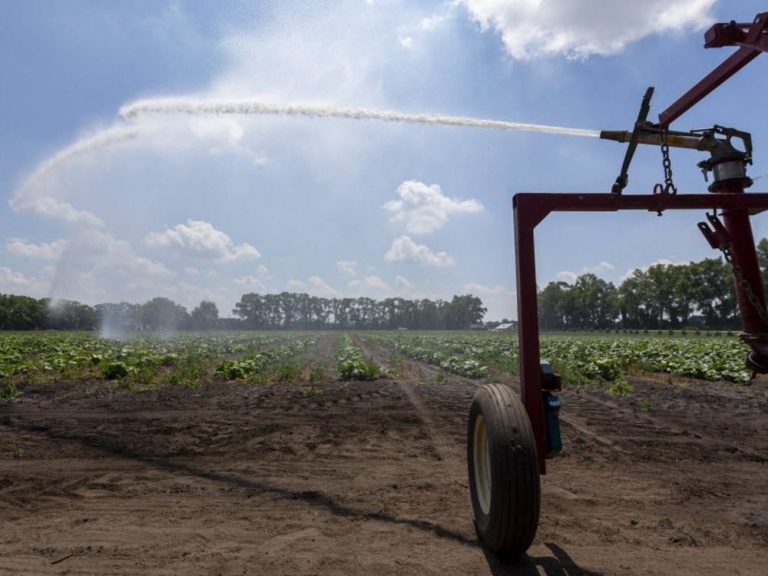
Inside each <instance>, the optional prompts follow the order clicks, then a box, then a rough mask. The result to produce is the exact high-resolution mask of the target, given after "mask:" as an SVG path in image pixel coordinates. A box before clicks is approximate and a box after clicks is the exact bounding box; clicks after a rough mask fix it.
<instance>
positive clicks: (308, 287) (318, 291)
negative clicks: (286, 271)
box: [286, 276, 339, 298]
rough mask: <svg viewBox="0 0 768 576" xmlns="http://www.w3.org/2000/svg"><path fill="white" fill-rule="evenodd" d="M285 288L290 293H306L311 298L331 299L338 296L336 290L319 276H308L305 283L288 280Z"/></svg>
mask: <svg viewBox="0 0 768 576" xmlns="http://www.w3.org/2000/svg"><path fill="white" fill-rule="evenodd" d="M286 287H287V288H288V290H290V291H292V292H307V293H309V294H311V295H312V296H321V297H327V298H332V297H335V296H338V295H339V292H338V290H336V289H335V288H334V287H333V286H331V285H330V284H328V283H327V282H326V281H325V280H323V279H322V278H321V277H320V276H310V277H309V278H307V280H306V281H304V280H289V281H288V283H287V284H286Z"/></svg>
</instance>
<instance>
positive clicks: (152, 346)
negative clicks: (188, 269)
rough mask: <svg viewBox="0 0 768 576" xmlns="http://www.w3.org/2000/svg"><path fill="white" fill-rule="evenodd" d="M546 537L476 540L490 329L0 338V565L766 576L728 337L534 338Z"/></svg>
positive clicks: (753, 474)
mask: <svg viewBox="0 0 768 576" xmlns="http://www.w3.org/2000/svg"><path fill="white" fill-rule="evenodd" d="M541 348H542V357H543V358H545V359H547V360H549V361H550V362H551V363H552V364H553V366H554V367H555V369H556V370H557V371H558V373H560V374H562V375H563V378H564V384H565V386H564V390H563V392H562V394H561V398H562V400H563V409H562V412H561V419H562V422H561V424H562V428H563V442H564V452H563V454H562V455H561V456H559V457H558V458H556V459H554V460H552V461H550V462H549V466H548V473H547V474H546V475H545V476H543V477H542V489H543V499H542V516H541V523H540V525H539V530H538V534H537V538H536V540H535V543H534V546H533V547H532V548H531V550H530V551H529V556H528V557H527V558H525V559H524V560H523V562H522V563H520V564H516V565H508V564H505V563H503V562H502V561H500V560H498V559H495V558H493V557H492V556H489V555H487V554H484V553H483V549H482V547H481V546H480V545H479V544H478V543H477V540H476V537H475V534H474V530H473V525H472V512H471V506H470V504H469V498H468V487H467V472H466V463H465V451H466V446H465V443H466V439H465V434H466V419H467V411H468V408H469V404H470V401H471V398H472V395H473V393H474V391H475V389H476V388H477V387H478V386H480V385H482V384H483V383H487V382H502V383H506V384H509V385H510V386H512V387H513V388H515V389H517V386H518V383H517V341H516V338H515V336H514V335H513V334H503V333H486V332H478V333H474V332H410V331H398V332H357V333H354V332H218V333H179V334H176V335H162V334H139V335H136V336H132V337H129V338H126V339H123V340H107V339H100V338H98V337H96V336H95V335H94V334H92V333H85V332H17V333H13V332H9V333H0V514H2V516H3V518H4V520H3V525H2V527H1V528H0V573H8V574H40V573H54V574H56V573H61V574H65V573H69V574H113V573H116V574H133V573H136V574H139V573H141V574H146V573H152V574H178V573H187V574H286V573H292V574H433V573H434V574H438V573H439V574H525V575H533V574H545V575H550V576H552V575H556V574H557V575H561V574H563V575H565V574H567V575H569V576H570V575H574V574H586V575H597V574H627V575H630V574H632V575H634V574H691V575H692V574H762V573H764V572H763V570H764V567H765V566H766V565H768V513H767V512H766V510H768V436H766V430H768V385H767V383H768V380H766V379H765V378H764V377H758V378H756V379H754V380H750V377H751V374H749V373H747V372H746V371H745V370H744V368H743V361H744V357H745V354H746V348H745V346H744V345H743V344H742V343H741V342H740V341H739V340H738V338H736V337H734V336H729V335H725V334H719V335H706V334H705V333H702V334H692V333H689V334H688V335H685V336H683V335H680V334H677V335H669V334H667V333H659V334H654V333H650V334H643V333H640V334H618V333H594V334H576V335H570V334H558V335H544V336H542V340H541Z"/></svg>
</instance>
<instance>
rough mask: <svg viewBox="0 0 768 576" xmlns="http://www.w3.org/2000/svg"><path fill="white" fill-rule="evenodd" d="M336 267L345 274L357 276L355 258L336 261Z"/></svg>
mask: <svg viewBox="0 0 768 576" xmlns="http://www.w3.org/2000/svg"><path fill="white" fill-rule="evenodd" d="M336 268H338V269H339V272H341V273H342V274H344V275H345V276H350V277H352V278H354V277H356V276H357V270H356V268H357V262H355V261H354V260H339V261H338V262H336Z"/></svg>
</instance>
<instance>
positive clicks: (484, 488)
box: [472, 415, 491, 515]
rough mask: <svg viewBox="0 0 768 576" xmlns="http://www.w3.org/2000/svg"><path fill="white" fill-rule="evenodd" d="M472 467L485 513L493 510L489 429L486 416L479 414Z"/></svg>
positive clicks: (478, 497)
mask: <svg viewBox="0 0 768 576" xmlns="http://www.w3.org/2000/svg"><path fill="white" fill-rule="evenodd" d="M472 442H473V446H472V456H473V458H472V459H473V462H472V467H473V469H474V473H475V491H476V492H477V501H478V503H479V504H480V509H481V510H482V511H483V514H486V515H487V514H488V513H490V511H491V447H490V445H489V443H488V429H487V428H486V426H485V418H483V417H482V415H479V416H478V417H477V419H476V420H475V433H474V436H473V439H472Z"/></svg>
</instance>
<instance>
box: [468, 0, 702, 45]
mask: <svg viewBox="0 0 768 576" xmlns="http://www.w3.org/2000/svg"><path fill="white" fill-rule="evenodd" d="M458 2H460V3H461V4H463V5H464V6H465V7H466V9H467V10H468V12H469V14H470V16H471V17H472V18H473V19H474V20H475V21H477V22H478V23H479V24H480V26H481V28H482V29H483V30H487V29H493V30H495V31H496V32H498V33H499V35H500V36H501V39H502V41H503V42H504V45H505V47H506V49H507V52H508V53H509V55H510V56H512V57H513V58H517V59H529V58H534V57H538V56H546V55H552V54H564V55H565V56H567V57H568V58H586V57H588V56H590V55H593V54H603V55H607V54H615V53H618V52H621V51H622V50H623V49H624V47H625V46H626V45H627V44H629V43H631V42H634V41H636V40H639V39H641V38H643V37H645V36H648V35H651V34H655V33H659V34H660V33H664V32H669V31H677V30H687V29H694V30H699V29H703V28H705V27H706V26H708V25H709V24H710V23H711V22H712V20H713V18H712V13H711V11H712V7H713V6H714V5H715V2H716V0H633V1H632V2H621V1H618V0H547V1H546V2H542V1H541V0H458Z"/></svg>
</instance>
